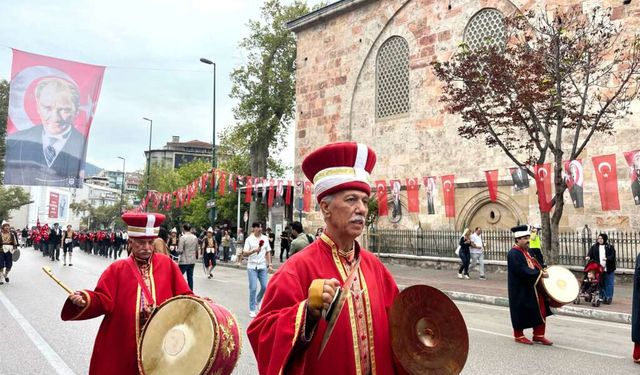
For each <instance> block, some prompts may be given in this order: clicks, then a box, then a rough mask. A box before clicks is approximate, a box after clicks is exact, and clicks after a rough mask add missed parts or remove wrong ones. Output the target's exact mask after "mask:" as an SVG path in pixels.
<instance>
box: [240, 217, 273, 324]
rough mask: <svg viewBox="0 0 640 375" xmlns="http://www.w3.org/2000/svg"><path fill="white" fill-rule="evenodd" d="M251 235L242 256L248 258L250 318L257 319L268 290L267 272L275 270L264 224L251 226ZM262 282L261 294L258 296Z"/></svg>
mask: <svg viewBox="0 0 640 375" xmlns="http://www.w3.org/2000/svg"><path fill="white" fill-rule="evenodd" d="M251 230H252V231H251V234H250V235H249V237H247V239H246V240H245V241H244V249H243V251H242V255H243V256H245V257H248V258H247V275H248V276H249V317H251V318H255V316H256V315H257V313H258V310H260V305H261V303H262V297H263V296H264V293H265V291H266V289H267V271H272V270H273V264H272V261H271V259H272V258H271V248H270V247H269V237H267V236H265V235H264V234H262V224H260V223H258V222H254V223H253V224H251ZM258 281H259V282H260V292H259V293H258V294H257V296H256V291H257V289H258V285H257V284H258Z"/></svg>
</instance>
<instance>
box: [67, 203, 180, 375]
mask: <svg viewBox="0 0 640 375" xmlns="http://www.w3.org/2000/svg"><path fill="white" fill-rule="evenodd" d="M164 218H165V217H164V215H161V214H152V213H125V214H124V215H122V220H124V222H125V223H127V225H128V237H129V240H128V244H129V249H130V250H131V256H130V257H128V258H127V259H121V260H117V261H115V262H114V263H112V264H111V265H109V267H107V269H106V270H105V271H104V272H103V273H102V275H101V276H100V279H99V280H98V285H97V286H96V288H95V290H93V291H91V290H81V291H76V292H74V293H73V294H71V295H69V298H68V299H67V301H66V302H65V304H64V306H63V308H62V313H61V317H62V320H65V321H67V320H84V319H92V318H95V317H98V316H100V315H104V320H103V321H102V324H101V325H100V329H99V330H98V335H97V337H96V341H95V345H94V347H93V354H92V356H91V364H90V367H89V374H105V375H106V374H109V375H111V374H123V375H128V374H138V373H139V371H138V359H137V345H138V342H139V340H140V337H141V331H142V328H143V326H144V325H145V322H146V321H147V320H148V319H149V316H150V315H151V313H152V311H153V309H154V308H155V307H156V306H157V305H159V304H161V303H162V302H164V301H165V300H168V299H169V298H171V297H174V296H178V295H191V294H192V292H191V289H190V288H189V286H188V285H187V283H186V282H185V280H184V277H182V274H181V272H180V269H179V268H178V266H177V265H176V263H175V262H173V261H171V259H169V257H167V256H166V255H163V254H155V253H154V249H153V241H154V239H155V238H156V237H157V236H158V230H159V227H160V224H161V223H162V222H163V221H164Z"/></svg>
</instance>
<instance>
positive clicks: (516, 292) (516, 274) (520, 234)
mask: <svg viewBox="0 0 640 375" xmlns="http://www.w3.org/2000/svg"><path fill="white" fill-rule="evenodd" d="M511 232H513V236H514V238H515V245H514V246H513V247H512V248H511V250H509V253H508V254H507V271H508V273H507V280H508V284H507V286H508V291H509V312H510V313H511V324H512V326H513V336H514V338H515V341H516V342H517V343H520V344H527V345H533V342H532V341H531V340H529V339H528V338H527V337H525V335H524V329H526V328H533V341H535V342H539V343H540V344H543V345H553V342H551V341H550V340H548V339H547V338H546V337H545V336H544V332H545V327H546V325H545V322H546V318H547V316H549V315H551V314H552V312H551V309H550V308H549V303H548V302H547V300H546V298H545V297H544V293H543V291H542V281H541V279H542V278H545V277H549V275H548V274H547V272H545V271H544V270H543V269H542V266H541V265H540V263H538V261H537V260H536V259H535V258H533V257H532V256H531V255H529V252H528V250H529V239H530V235H531V231H530V228H529V226H528V225H519V226H516V227H513V228H511Z"/></svg>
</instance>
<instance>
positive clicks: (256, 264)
mask: <svg viewBox="0 0 640 375" xmlns="http://www.w3.org/2000/svg"><path fill="white" fill-rule="evenodd" d="M260 240H262V241H264V243H263V244H262V248H261V249H260V251H258V252H257V253H254V254H251V255H249V258H248V259H247V269H263V268H267V260H266V254H267V251H271V246H269V237H267V236H265V235H264V234H262V235H260V237H259V238H258V237H256V236H255V235H254V234H253V233H251V235H250V236H249V237H247V239H246V240H245V241H244V251H249V250H251V249H255V248H256V247H258V246H259V245H260Z"/></svg>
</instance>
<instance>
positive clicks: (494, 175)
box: [484, 169, 498, 202]
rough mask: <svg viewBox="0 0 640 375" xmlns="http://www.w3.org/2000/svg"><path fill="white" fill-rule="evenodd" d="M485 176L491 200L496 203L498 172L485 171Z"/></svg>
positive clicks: (495, 170)
mask: <svg viewBox="0 0 640 375" xmlns="http://www.w3.org/2000/svg"><path fill="white" fill-rule="evenodd" d="M484 176H485V178H486V179H487V187H488V188H489V199H490V200H491V202H496V201H497V200H498V170H497V169H491V170H488V171H484Z"/></svg>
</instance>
